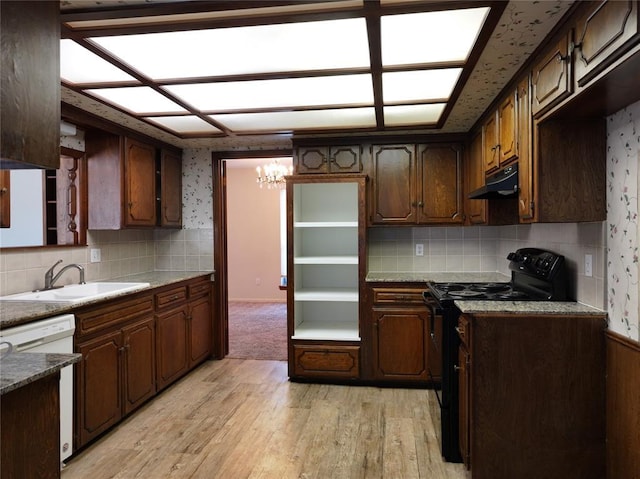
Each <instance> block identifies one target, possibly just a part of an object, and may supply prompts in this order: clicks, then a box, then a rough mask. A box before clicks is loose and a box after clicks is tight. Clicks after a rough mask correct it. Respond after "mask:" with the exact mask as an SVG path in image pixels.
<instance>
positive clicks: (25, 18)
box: [0, 0, 60, 169]
mask: <svg viewBox="0 0 640 479" xmlns="http://www.w3.org/2000/svg"><path fill="white" fill-rule="evenodd" d="M0 18H1V23H2V25H1V29H0V31H1V35H2V53H1V55H2V64H1V65H0V84H1V85H2V89H1V92H2V93H1V98H2V99H1V103H2V105H1V108H0V129H1V131H2V133H1V138H0V158H1V160H0V166H1V167H2V168H7V169H8V168H50V169H57V168H58V167H59V166H60V156H59V154H60V4H59V2H50V1H32V2H26V3H25V2H22V1H5V0H3V1H2V2H0Z"/></svg>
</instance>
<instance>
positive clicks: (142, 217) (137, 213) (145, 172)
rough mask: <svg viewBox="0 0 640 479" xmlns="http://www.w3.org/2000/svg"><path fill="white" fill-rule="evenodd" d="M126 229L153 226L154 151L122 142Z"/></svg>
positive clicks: (128, 142) (154, 202)
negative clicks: (127, 227)
mask: <svg viewBox="0 0 640 479" xmlns="http://www.w3.org/2000/svg"><path fill="white" fill-rule="evenodd" d="M124 176H125V199H124V200H125V202H124V223H125V226H154V225H155V224H156V150H155V148H154V147H153V146H151V145H147V144H144V143H141V142H139V141H135V140H132V139H130V138H125V139H124Z"/></svg>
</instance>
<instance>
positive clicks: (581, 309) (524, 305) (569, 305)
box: [454, 300, 607, 315]
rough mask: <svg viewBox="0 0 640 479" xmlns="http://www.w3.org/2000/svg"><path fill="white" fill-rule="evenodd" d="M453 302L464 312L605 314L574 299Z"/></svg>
mask: <svg viewBox="0 0 640 479" xmlns="http://www.w3.org/2000/svg"><path fill="white" fill-rule="evenodd" d="M454 304H455V305H456V306H457V308H458V309H459V310H460V311H461V312H462V313H464V314H482V313H506V314H516V315H517V314H554V315H563V314H564V315H572V314H586V315H606V314H607V313H606V311H603V310H601V309H598V308H594V307H593V306H588V305H586V304H582V303H578V302H575V301H482V300H471V301H470V300H458V301H455V302H454Z"/></svg>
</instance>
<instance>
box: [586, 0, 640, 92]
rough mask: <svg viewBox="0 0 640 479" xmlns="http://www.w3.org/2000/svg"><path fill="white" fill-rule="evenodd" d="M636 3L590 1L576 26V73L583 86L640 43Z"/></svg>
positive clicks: (628, 1)
mask: <svg viewBox="0 0 640 479" xmlns="http://www.w3.org/2000/svg"><path fill="white" fill-rule="evenodd" d="M638 17H639V9H638V2H637V1H631V0H627V1H613V0H608V1H602V2H591V3H590V4H589V8H588V9H587V11H586V12H585V13H584V14H583V15H582V16H581V18H580V19H579V20H578V22H577V27H576V50H575V51H576V60H575V70H576V78H577V80H578V86H580V87H582V86H584V85H586V84H587V83H589V82H590V81H591V80H592V79H593V78H595V77H596V76H597V75H598V74H600V73H601V72H602V71H603V70H604V69H606V68H607V67H608V66H610V65H611V64H612V63H613V62H615V61H616V60H617V59H618V58H620V56H621V55H623V54H624V53H625V52H626V51H628V50H629V49H630V48H632V47H633V46H634V45H636V44H637V42H638V39H639V37H640V33H639V31H638V23H640V20H639V18H638Z"/></svg>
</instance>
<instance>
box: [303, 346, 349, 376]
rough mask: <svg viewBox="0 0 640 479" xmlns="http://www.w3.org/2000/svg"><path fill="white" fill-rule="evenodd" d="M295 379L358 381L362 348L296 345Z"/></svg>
mask: <svg viewBox="0 0 640 479" xmlns="http://www.w3.org/2000/svg"><path fill="white" fill-rule="evenodd" d="M293 377H301V378H302V377H304V378H326V379H332V378H333V379H358V378H359V377H360V346H359V345H355V344H354V345H336V344H325V343H323V344H294V345H293Z"/></svg>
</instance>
